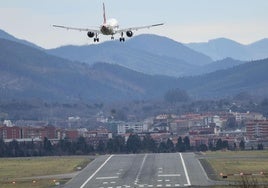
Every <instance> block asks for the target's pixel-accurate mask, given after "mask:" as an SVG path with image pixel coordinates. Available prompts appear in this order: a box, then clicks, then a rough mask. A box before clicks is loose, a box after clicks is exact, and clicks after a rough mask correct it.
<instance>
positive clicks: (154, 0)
mask: <svg viewBox="0 0 268 188" xmlns="http://www.w3.org/2000/svg"><path fill="white" fill-rule="evenodd" d="M102 2H104V3H105V5H106V14H107V17H108V18H116V19H117V20H118V21H119V25H120V27H121V28H124V27H129V26H142V25H147V24H155V23H159V22H165V23H166V25H165V26H162V27H158V28H151V29H149V30H147V29H145V30H140V31H138V32H135V34H136V35H137V34H141V33H154V34H158V35H162V36H167V37H169V38H172V39H174V40H177V41H179V42H201V41H208V40H210V39H214V38H218V37H226V38H230V39H233V40H236V41H237V42H240V43H243V44H248V43H251V42H254V41H257V40H259V39H262V38H267V37H268V11H267V10H268V0H131V1H130V0H109V1H108V0H102V1H101V0H1V1H0V29H2V30H5V31H6V32H8V33H10V34H12V35H14V36H15V37H18V38H21V39H25V40H28V41H30V42H33V43H36V44H37V45H39V46H42V47H44V48H53V47H57V46H62V45H66V44H75V45H77V44H79V45H84V44H91V43H93V42H92V39H89V38H87V36H86V33H85V32H79V31H67V30H63V29H56V28H53V27H52V25H53V24H58V25H67V26H74V27H90V26H99V25H100V24H101V23H102ZM116 38H118V36H116ZM106 39H108V38H107V37H104V36H100V40H101V41H103V40H106Z"/></svg>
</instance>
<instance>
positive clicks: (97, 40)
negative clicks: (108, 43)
mask: <svg viewBox="0 0 268 188" xmlns="http://www.w3.org/2000/svg"><path fill="white" fill-rule="evenodd" d="M93 40H94V42H99V41H100V39H99V37H98V34H97V33H96V34H95V38H94V39H93Z"/></svg>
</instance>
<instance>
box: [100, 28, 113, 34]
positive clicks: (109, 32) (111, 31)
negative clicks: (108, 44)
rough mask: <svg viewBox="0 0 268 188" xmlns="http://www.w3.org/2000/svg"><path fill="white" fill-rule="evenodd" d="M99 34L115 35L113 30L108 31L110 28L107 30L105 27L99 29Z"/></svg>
mask: <svg viewBox="0 0 268 188" xmlns="http://www.w3.org/2000/svg"><path fill="white" fill-rule="evenodd" d="M101 33H102V34H103V35H113V34H115V33H114V31H113V29H110V28H107V27H102V28H101Z"/></svg>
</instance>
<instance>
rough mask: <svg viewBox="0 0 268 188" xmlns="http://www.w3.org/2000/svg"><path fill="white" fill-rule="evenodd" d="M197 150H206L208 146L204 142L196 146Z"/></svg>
mask: <svg viewBox="0 0 268 188" xmlns="http://www.w3.org/2000/svg"><path fill="white" fill-rule="evenodd" d="M197 150H198V151H207V150H208V147H207V145H206V144H201V145H200V146H199V147H198V148H197Z"/></svg>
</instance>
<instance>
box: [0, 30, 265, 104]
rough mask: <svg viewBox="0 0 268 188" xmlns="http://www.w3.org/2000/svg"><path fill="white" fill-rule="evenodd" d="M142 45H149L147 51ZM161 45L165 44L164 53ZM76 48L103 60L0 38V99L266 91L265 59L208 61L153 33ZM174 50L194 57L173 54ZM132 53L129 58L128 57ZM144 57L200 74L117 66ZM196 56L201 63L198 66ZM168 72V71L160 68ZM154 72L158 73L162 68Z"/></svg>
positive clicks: (125, 97)
mask: <svg viewBox="0 0 268 188" xmlns="http://www.w3.org/2000/svg"><path fill="white" fill-rule="evenodd" d="M0 36H1V35H0ZM147 37H148V39H147ZM0 38H1V37H0ZM136 39H137V41H136ZM139 40H140V41H139ZM149 41H150V42H149ZM159 41H160V42H159ZM170 43H171V44H172V45H174V46H172V45H171V44H170ZM145 44H146V45H148V46H147V47H146V46H145ZM150 44H151V46H150ZM161 44H162V45H161ZM163 44H164V45H163ZM105 45H106V46H108V47H105ZM125 45H126V46H125ZM139 45H140V48H139ZM143 45H144V46H143ZM157 45H158V46H157ZM165 45H167V49H166V50H165ZM103 46H104V47H103ZM111 46H112V48H110V47H111ZM170 46H171V47H170ZM257 46H258V45H257ZM168 47H170V49H169V50H168ZM65 48H66V47H65ZM81 48H82V49H83V48H86V50H85V52H84V53H85V54H86V53H87V52H88V53H89V52H90V53H91V54H92V51H88V49H87V48H91V49H94V50H93V52H95V53H99V57H100V58H101V57H102V58H101V59H100V60H97V59H96V60H94V61H90V62H91V63H88V62H80V61H75V59H72V60H67V59H65V58H62V57H57V55H56V54H55V53H52V51H46V50H44V49H42V48H40V47H38V46H36V45H32V44H31V43H23V42H21V41H20V40H19V39H17V41H16V40H12V41H11V40H9V39H0V80H1V82H0V98H1V99H2V100H5V99H29V100H31V99H33V98H38V99H42V100H45V101H119V100H120V101H122V100H132V99H156V98H157V99H159V98H163V96H164V95H165V93H166V92H167V91H169V90H171V89H174V88H181V89H184V90H186V91H188V93H189V94H190V95H191V96H192V97H194V98H200V97H206V98H207V97H209V98H216V97H224V96H231V95H235V94H237V93H240V92H243V91H246V92H248V93H253V94H257V95H262V96H265V95H267V93H268V84H267V83H268V74H267V73H266V70H268V59H264V60H257V61H252V62H244V61H238V60H234V59H231V58H225V59H223V60H220V61H216V62H212V61H211V59H210V58H209V57H207V56H205V55H202V54H200V53H196V52H195V51H193V50H189V48H187V47H185V48H184V46H183V45H182V44H181V43H179V44H176V42H175V41H173V40H170V39H167V40H166V38H165V37H158V36H155V35H153V36H151V35H142V36H137V37H135V38H133V39H132V40H130V41H129V42H128V43H126V44H121V43H118V42H113V41H112V42H106V43H102V44H98V45H92V46H84V47H75V48H73V50H74V51H69V53H70V54H71V55H73V56H76V55H77V53H80V52H79V50H78V49H81ZM103 48H104V49H106V50H107V51H105V50H103ZM174 48H175V49H176V50H178V51H180V50H181V51H183V50H185V53H186V54H187V53H190V54H195V55H196V56H194V57H190V56H191V55H184V56H183V55H181V56H180V55H177V56H176V53H175V49H174ZM60 49H64V48H60ZM133 49H134V52H133V55H132V56H130V55H131V52H132V50H133ZM172 49H174V51H172ZM57 50H59V49H57ZM75 50H77V51H75ZM114 50H115V51H114ZM121 51H122V53H121ZM52 54H53V55H52ZM93 54H94V53H93ZM148 54H150V57H151V59H152V60H151V63H152V64H151V65H150V66H152V68H155V69H158V68H161V67H165V66H167V63H170V62H172V60H174V64H175V62H177V63H178V62H181V61H182V62H183V63H184V64H187V66H188V65H191V66H193V67H195V69H192V70H191V71H192V73H193V75H194V74H199V76H190V77H183V78H175V77H171V76H174V75H170V76H165V74H164V72H165V71H164V70H163V71H162V73H163V74H161V75H160V74H153V73H152V74H145V73H143V72H142V71H137V70H132V69H130V68H129V67H128V66H121V65H119V64H118V63H116V62H117V61H120V58H122V59H125V60H128V59H127V58H129V60H128V61H130V60H131V59H133V60H134V61H138V60H142V63H140V64H139V66H141V67H142V68H143V69H146V68H147V69H149V68H150V66H148V65H147V61H149V60H148V59H149V57H148V56H149V55H148ZM113 55H114V56H113ZM128 55H129V56H130V57H129V56H128ZM111 56H112V57H114V58H111ZM180 57H181V58H180ZM136 58H138V60H137V59H136ZM159 58H160V59H161V58H162V60H163V61H159V62H158V66H156V65H154V64H153V62H154V61H156V60H159ZM195 58H197V59H195ZM198 58H200V59H201V60H202V61H201V62H199V61H198ZM109 59H113V61H112V62H111V61H110V60H109ZM122 62H124V61H122ZM149 62H150V61H149ZM161 63H162V64H163V65H162V64H161ZM126 64H127V63H126ZM148 64H149V63H148ZM178 64H179V63H178ZM146 66H147V67H146ZM172 66H175V65H173V64H172ZM172 68H173V67H168V68H166V69H165V70H168V69H172ZM171 71H174V70H171ZM203 71H205V72H206V74H204V72H203ZM158 72H159V73H161V70H158ZM174 72H175V71H174ZM201 74H202V75H201Z"/></svg>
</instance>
